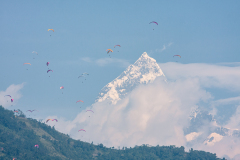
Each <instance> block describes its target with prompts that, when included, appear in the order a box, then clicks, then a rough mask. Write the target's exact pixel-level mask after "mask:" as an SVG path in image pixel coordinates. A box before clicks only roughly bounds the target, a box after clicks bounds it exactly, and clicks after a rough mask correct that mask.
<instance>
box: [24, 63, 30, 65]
mask: <svg viewBox="0 0 240 160" xmlns="http://www.w3.org/2000/svg"><path fill="white" fill-rule="evenodd" d="M24 64H29V65H31V63H23V65H24Z"/></svg>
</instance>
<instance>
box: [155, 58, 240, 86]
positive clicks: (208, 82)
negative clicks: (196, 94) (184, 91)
mask: <svg viewBox="0 0 240 160" xmlns="http://www.w3.org/2000/svg"><path fill="white" fill-rule="evenodd" d="M159 66H160V67H161V68H162V70H163V71H164V74H165V76H166V77H167V78H168V79H172V80H178V79H185V78H187V77H196V78H198V79H199V82H200V83H201V86H202V87H206V88H211V87H216V88H225V89H228V90H231V91H240V83H239V82H240V66H236V67H228V66H220V65H211V64H203V63H192V64H180V63H174V62H169V63H162V64H159Z"/></svg>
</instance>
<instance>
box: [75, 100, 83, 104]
mask: <svg viewBox="0 0 240 160" xmlns="http://www.w3.org/2000/svg"><path fill="white" fill-rule="evenodd" d="M78 102H83V101H82V100H78V101H77V102H76V103H78ZM83 103H84V102H83Z"/></svg>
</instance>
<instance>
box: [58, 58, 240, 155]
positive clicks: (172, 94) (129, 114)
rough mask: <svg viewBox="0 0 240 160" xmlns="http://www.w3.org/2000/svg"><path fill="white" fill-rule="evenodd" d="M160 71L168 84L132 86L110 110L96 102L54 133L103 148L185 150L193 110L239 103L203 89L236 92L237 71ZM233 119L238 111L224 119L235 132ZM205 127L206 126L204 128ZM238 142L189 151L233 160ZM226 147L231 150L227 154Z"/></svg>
mask: <svg viewBox="0 0 240 160" xmlns="http://www.w3.org/2000/svg"><path fill="white" fill-rule="evenodd" d="M160 67H161V69H162V70H163V72H164V74H165V75H166V77H167V79H168V83H166V82H164V81H162V79H160V78H157V79H156V80H155V81H154V82H153V83H151V84H147V85H140V86H138V87H137V88H135V89H134V90H133V91H132V92H131V93H129V94H128V95H127V96H126V97H125V98H124V99H122V100H120V101H118V103H117V104H116V105H112V104H111V103H110V102H108V101H103V102H98V103H95V104H93V105H92V106H91V107H88V108H87V109H91V110H93V111H94V113H91V112H86V111H83V112H81V113H79V114H78V115H77V117H76V118H75V119H74V120H73V121H65V120H64V119H61V118H58V119H60V120H59V123H57V124H55V128H56V129H57V130H59V131H61V132H64V133H67V134H69V135H71V137H73V138H75V139H80V140H83V141H87V142H92V141H93V142H94V144H98V143H102V144H103V145H105V146H107V147H112V146H114V147H118V146H120V147H122V146H125V147H134V146H135V145H142V144H149V145H153V146H154V145H176V146H186V143H187V139H186V138H185V135H184V132H183V130H184V128H186V127H188V126H189V123H190V121H189V115H190V112H191V109H192V108H193V107H197V106H199V105H200V104H202V103H204V104H212V105H213V104H215V106H216V105H217V104H218V103H223V102H224V103H233V102H236V101H237V102H238V100H239V97H232V98H225V99H218V100H216V99H214V96H213V94H212V93H210V92H208V91H207V88H224V89H226V90H229V91H230V92H238V91H240V83H239V82H240V74H239V71H240V67H238V66H235V67H228V66H220V65H212V64H179V63H164V64H160ZM209 106H210V107H212V106H211V105H209ZM213 108H214V107H213ZM213 108H210V109H213ZM87 109H86V110H87ZM215 109H217V108H215ZM239 114H240V108H238V109H237V112H236V113H235V114H234V115H233V117H232V118H230V121H229V122H228V126H230V127H235V128H239V129H240V126H239V125H240V123H239V122H240V119H239V118H238V117H239ZM211 125H212V126H213V124H208V126H207V127H206V128H209V126H211ZM79 129H85V130H86V132H81V131H80V132H78V130H79ZM205 130H208V129H205ZM209 132H210V130H208V131H207V132H206V133H209ZM203 135H205V134H203ZM206 136H208V135H207V134H206ZM232 141H233V142H234V143H231V142H232ZM238 141H239V139H236V138H234V137H232V138H231V137H224V138H222V139H221V141H219V142H216V143H215V144H214V145H213V146H206V145H204V144H203V143H202V144H193V148H194V149H198V150H205V151H208V152H214V153H217V156H223V155H228V156H229V157H234V156H237V155H238V154H240V150H239V148H240V145H239V143H235V142H238ZM220 146H221V147H220ZM229 147H233V148H234V149H233V150H232V151H230V148H229ZM220 148H221V149H220Z"/></svg>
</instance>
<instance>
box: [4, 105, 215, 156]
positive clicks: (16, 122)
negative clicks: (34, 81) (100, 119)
mask: <svg viewBox="0 0 240 160" xmlns="http://www.w3.org/2000/svg"><path fill="white" fill-rule="evenodd" d="M13 158H16V159H17V160H20V159H22V160H28V159H42V160H54V159H56V160H59V159H63V160H65V159H72V160H79V159H84V160H87V159H99V160H106V159H126V160H127V159H138V160H139V159H149V160H154V159H159V160H160V159H166V160H173V159H178V160H181V159H182V160H185V159H186V160H193V159H199V160H204V159H209V160H215V159H219V158H217V157H216V155H215V154H212V153H209V152H204V151H196V150H193V149H191V150H190V151H189V152H185V151H184V147H180V148H179V147H175V146H156V147H149V146H147V145H142V146H135V147H134V148H126V147H124V148H122V149H114V148H107V147H104V145H103V144H99V145H94V144H93V143H91V144H90V143H86V142H82V141H78V140H74V139H72V138H70V137H69V136H68V135H65V134H62V133H60V132H58V131H56V130H55V129H54V128H52V127H50V126H48V125H46V124H45V123H41V122H38V121H37V120H35V119H30V118H26V116H25V115H24V114H23V113H22V112H21V111H20V110H18V111H16V112H13V111H10V110H7V109H4V108H3V107H2V106H0V159H1V160H5V159H6V160H8V159H13Z"/></svg>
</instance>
